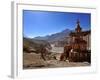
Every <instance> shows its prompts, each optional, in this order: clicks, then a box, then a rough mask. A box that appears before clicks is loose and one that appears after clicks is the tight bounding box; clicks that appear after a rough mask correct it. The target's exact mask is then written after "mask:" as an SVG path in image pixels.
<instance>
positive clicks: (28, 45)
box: [23, 37, 51, 53]
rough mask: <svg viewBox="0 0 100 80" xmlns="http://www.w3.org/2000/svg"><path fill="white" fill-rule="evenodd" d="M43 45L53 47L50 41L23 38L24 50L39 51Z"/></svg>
mask: <svg viewBox="0 0 100 80" xmlns="http://www.w3.org/2000/svg"><path fill="white" fill-rule="evenodd" d="M42 47H46V48H48V49H51V46H50V44H49V42H47V41H45V40H37V39H31V38H26V37H24V38H23V51H24V52H35V53H39V51H40V50H41V48H42Z"/></svg>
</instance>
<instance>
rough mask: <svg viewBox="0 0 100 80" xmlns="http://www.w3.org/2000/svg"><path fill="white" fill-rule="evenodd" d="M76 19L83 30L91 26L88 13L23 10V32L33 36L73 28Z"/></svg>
mask: <svg viewBox="0 0 100 80" xmlns="http://www.w3.org/2000/svg"><path fill="white" fill-rule="evenodd" d="M78 19H79V21H80V26H81V27H82V28H83V30H89V29H90V28H91V14H90V13H75V12H51V11H34V10H23V34H24V36H26V37H30V38H34V37H37V36H46V35H51V34H54V33H57V32H61V31H63V30H65V29H70V30H74V29H75V28H76V22H77V20H78Z"/></svg>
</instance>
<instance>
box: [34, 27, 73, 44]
mask: <svg viewBox="0 0 100 80" xmlns="http://www.w3.org/2000/svg"><path fill="white" fill-rule="evenodd" d="M70 32H71V30H69V29H65V30H63V31H61V32H58V33H55V34H52V35H47V36H44V37H41V36H38V37H35V38H34V39H38V40H46V41H48V42H54V41H63V40H64V39H65V38H66V37H68V35H69V33H70Z"/></svg>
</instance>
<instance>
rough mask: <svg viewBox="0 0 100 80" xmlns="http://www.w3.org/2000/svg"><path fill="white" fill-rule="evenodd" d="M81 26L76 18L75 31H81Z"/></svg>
mask: <svg viewBox="0 0 100 80" xmlns="http://www.w3.org/2000/svg"><path fill="white" fill-rule="evenodd" d="M81 29H82V28H81V27H80V21H79V19H78V20H77V27H76V29H75V30H76V32H81Z"/></svg>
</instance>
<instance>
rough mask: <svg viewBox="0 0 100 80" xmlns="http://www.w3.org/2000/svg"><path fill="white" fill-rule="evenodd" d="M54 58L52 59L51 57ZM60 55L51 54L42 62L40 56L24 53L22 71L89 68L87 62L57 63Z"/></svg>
mask: <svg viewBox="0 0 100 80" xmlns="http://www.w3.org/2000/svg"><path fill="white" fill-rule="evenodd" d="M54 56H55V57H56V59H55V58H53V57H54ZM59 56H60V54H56V53H53V54H52V55H49V58H48V59H47V60H46V61H44V60H43V59H42V58H41V56H40V54H36V53H24V55H23V68H24V69H36V68H56V67H80V66H90V64H89V63H88V62H69V61H68V60H67V61H59Z"/></svg>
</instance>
